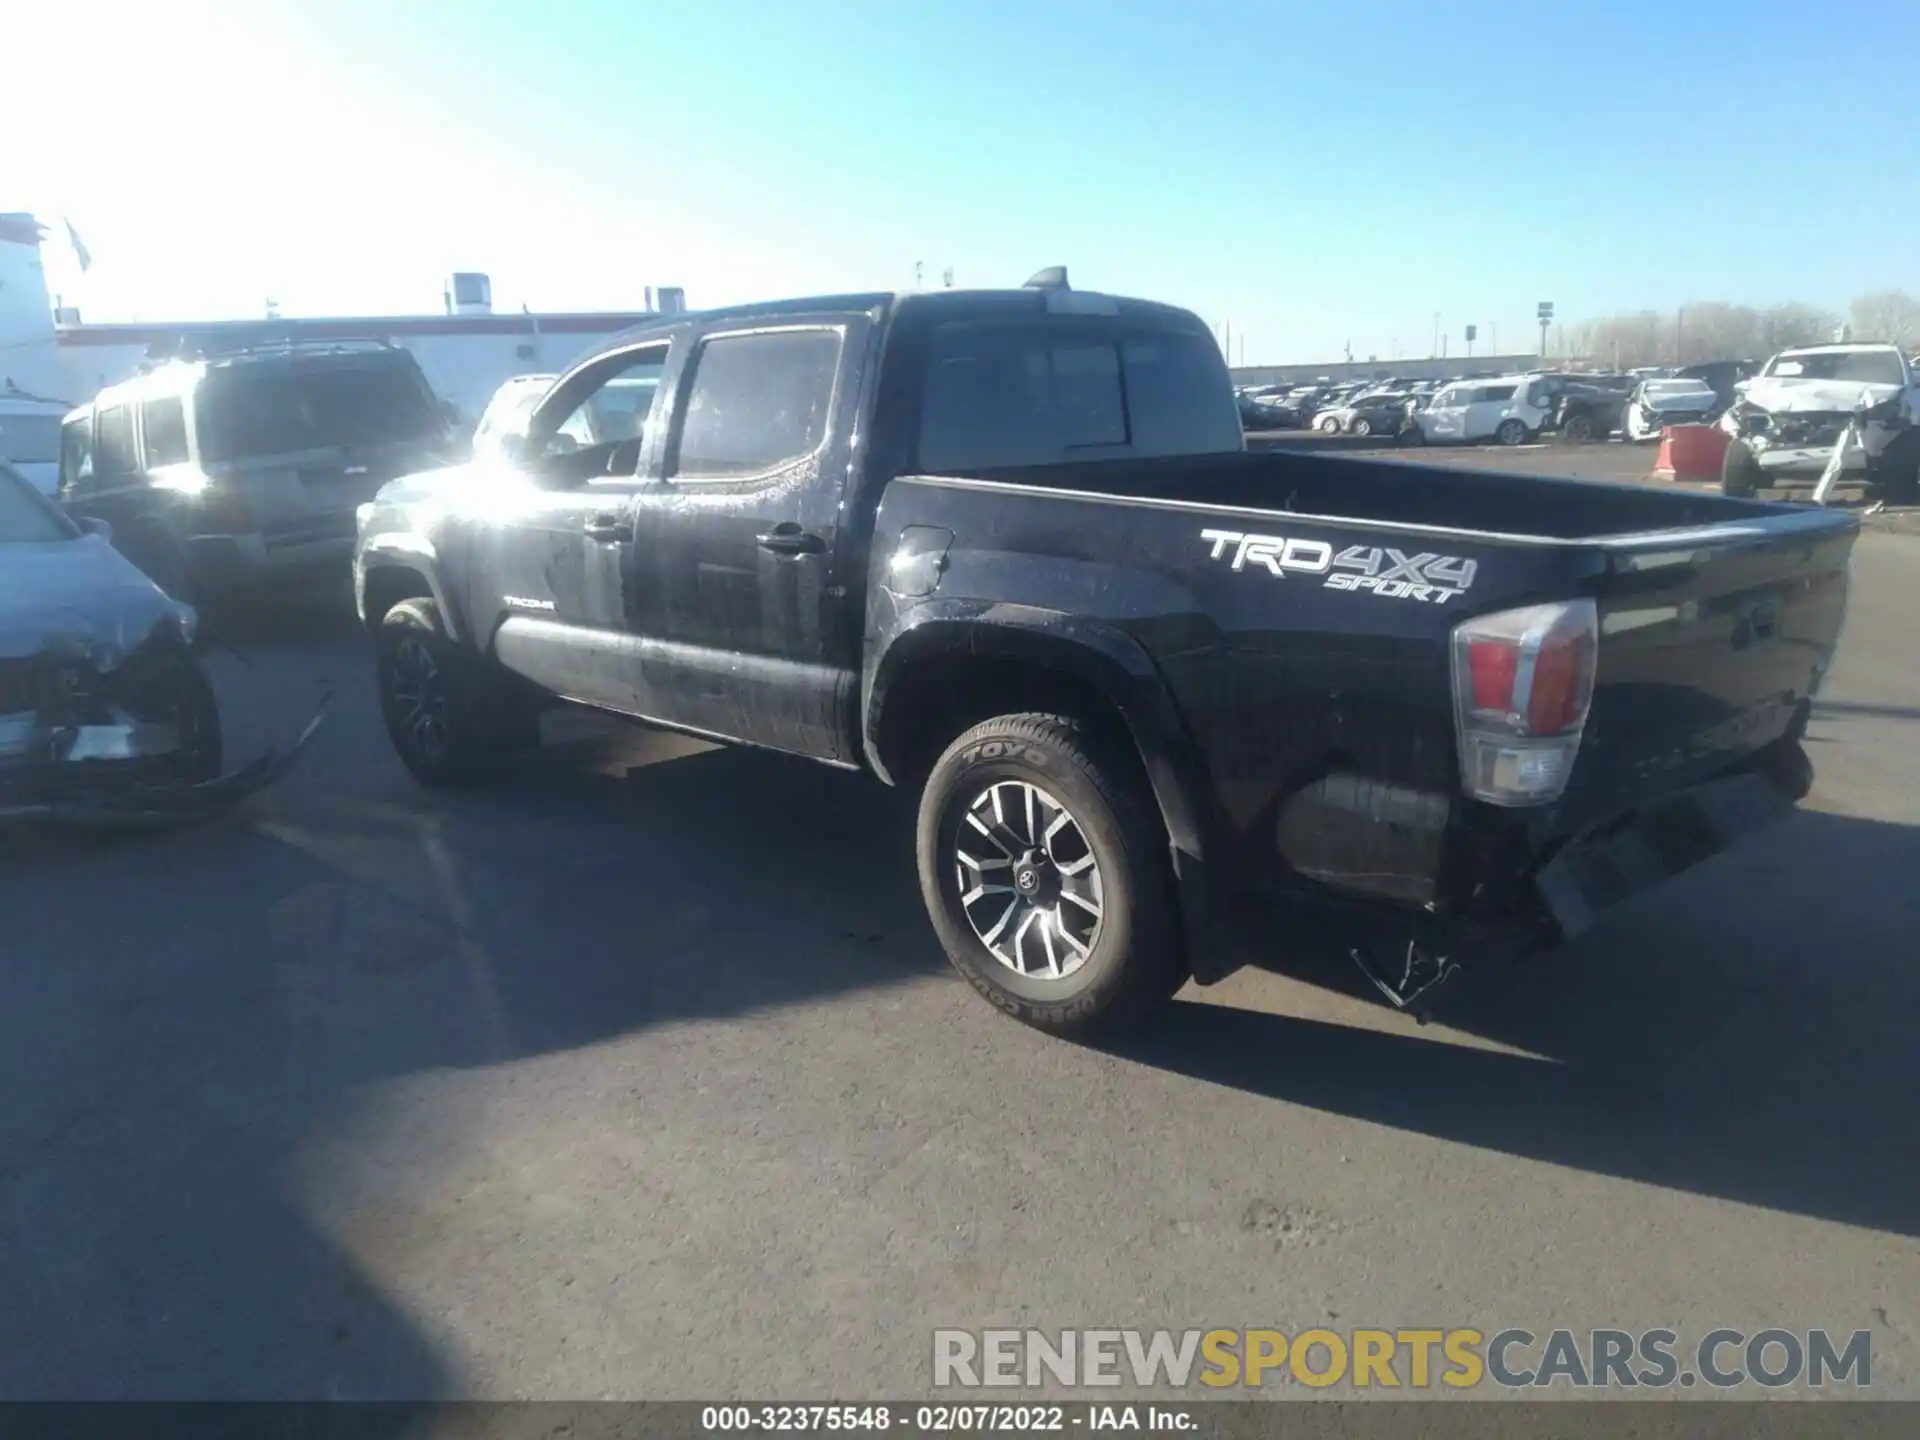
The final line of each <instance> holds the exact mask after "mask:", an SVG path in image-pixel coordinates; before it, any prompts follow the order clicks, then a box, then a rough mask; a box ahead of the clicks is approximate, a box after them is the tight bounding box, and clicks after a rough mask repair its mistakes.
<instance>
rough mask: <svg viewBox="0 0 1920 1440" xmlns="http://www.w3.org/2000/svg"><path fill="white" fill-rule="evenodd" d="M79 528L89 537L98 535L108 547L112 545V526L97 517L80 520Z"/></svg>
mask: <svg viewBox="0 0 1920 1440" xmlns="http://www.w3.org/2000/svg"><path fill="white" fill-rule="evenodd" d="M80 528H81V529H82V530H84V531H85V532H86V533H87V534H89V535H98V536H99V537H100V538H101V539H102V540H105V541H106V542H107V543H108V544H109V545H111V544H112V543H113V526H112V525H110V524H108V523H107V522H106V521H105V520H102V519H100V518H99V517H97V516H93V515H89V516H87V517H86V518H84V519H83V520H81V522H80Z"/></svg>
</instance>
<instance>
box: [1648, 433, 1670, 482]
mask: <svg viewBox="0 0 1920 1440" xmlns="http://www.w3.org/2000/svg"><path fill="white" fill-rule="evenodd" d="M1649 478H1651V479H1654V480H1671V479H1673V427H1672V426H1671V425H1662V426H1661V427H1660V453H1659V454H1658V455H1656V456H1654V457H1653V474H1652V476H1651V477H1649Z"/></svg>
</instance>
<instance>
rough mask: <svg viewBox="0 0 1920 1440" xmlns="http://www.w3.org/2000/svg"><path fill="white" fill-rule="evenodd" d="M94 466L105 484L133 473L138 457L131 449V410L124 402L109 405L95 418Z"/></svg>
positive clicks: (138, 464)
mask: <svg viewBox="0 0 1920 1440" xmlns="http://www.w3.org/2000/svg"><path fill="white" fill-rule="evenodd" d="M93 469H94V474H95V476H96V477H97V478H98V479H99V480H100V481H101V482H102V483H105V482H107V481H111V480H118V479H122V478H123V477H125V476H128V475H135V474H138V473H139V470H140V457H139V456H138V455H136V454H135V453H134V449H133V411H132V410H131V409H130V408H129V407H127V406H125V405H109V406H107V407H106V408H105V409H104V410H102V411H101V412H100V414H99V416H98V417H97V418H96V419H95V420H94V428H93Z"/></svg>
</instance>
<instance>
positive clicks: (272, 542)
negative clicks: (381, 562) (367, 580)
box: [187, 533, 354, 592]
mask: <svg viewBox="0 0 1920 1440" xmlns="http://www.w3.org/2000/svg"><path fill="white" fill-rule="evenodd" d="M353 541H354V537H353V536H352V535H351V534H347V535H325V536H321V537H319V538H314V537H311V536H307V535H304V534H300V533H294V534H290V535H287V536H269V535H260V534H253V535H195V536H191V537H189V539H188V540H187V554H188V557H189V559H190V560H191V562H192V565H193V571H194V575H195V576H196V578H197V579H198V580H199V581H200V583H201V584H202V585H203V586H204V587H205V588H206V589H208V590H212V591H215V592H218V591H222V590H229V589H235V588H238V587H240V586H243V585H247V584H251V583H257V582H259V581H263V580H270V579H277V578H280V577H283V576H290V575H302V574H307V573H312V572H317V571H325V570H329V569H337V570H339V571H340V573H342V574H343V575H344V574H345V573H346V571H347V568H348V566H349V565H350V564H351V562H352V560H353Z"/></svg>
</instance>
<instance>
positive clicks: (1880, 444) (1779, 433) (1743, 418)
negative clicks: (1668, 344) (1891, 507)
mask: <svg viewBox="0 0 1920 1440" xmlns="http://www.w3.org/2000/svg"><path fill="white" fill-rule="evenodd" d="M1738 390H1739V398H1738V399H1737V400H1735V401H1734V403H1733V406H1732V407H1731V408H1730V409H1729V410H1728V411H1727V413H1726V414H1725V415H1724V416H1723V417H1722V418H1721V421H1720V425H1721V428H1722V429H1723V430H1725V431H1726V432H1727V434H1728V435H1729V436H1730V437H1731V438H1730V440H1729V442H1728V444H1727V451H1726V460H1725V467H1724V470H1723V472H1722V476H1721V489H1722V490H1723V491H1725V492H1726V493H1727V494H1729V495H1741V496H1745V495H1752V494H1754V493H1755V492H1756V491H1757V490H1760V489H1763V488H1779V487H1788V488H1801V487H1814V489H1815V498H1816V499H1817V500H1820V501H1824V500H1825V498H1826V496H1827V494H1828V493H1829V492H1830V491H1831V488H1832V486H1833V485H1834V484H1835V483H1836V482H1837V481H1838V480H1840V479H1849V480H1855V481H1864V482H1865V483H1866V485H1867V488H1868V489H1869V490H1870V491H1872V492H1875V493H1876V495H1877V496H1879V497H1881V498H1885V499H1888V500H1891V501H1892V502H1893V503H1896V504H1912V503H1914V490H1915V482H1916V475H1917V472H1920V377H1917V376H1916V375H1915V372H1914V368H1913V364H1912V362H1911V361H1909V360H1908V358H1907V357H1906V356H1905V355H1904V354H1902V353H1901V351H1900V349H1899V347H1898V346H1894V345H1861V344H1853V345H1809V346H1804V347H1802V348H1799V349H1795V350H1783V351H1782V352H1781V353H1780V354H1778V355H1776V356H1774V357H1773V359H1771V360H1770V361H1768V362H1767V366H1766V369H1765V370H1763V371H1762V372H1761V373H1760V374H1759V375H1758V376H1756V377H1755V378H1754V379H1752V380H1749V381H1745V382H1743V383H1742V384H1741V385H1740V386H1739V387H1738Z"/></svg>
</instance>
